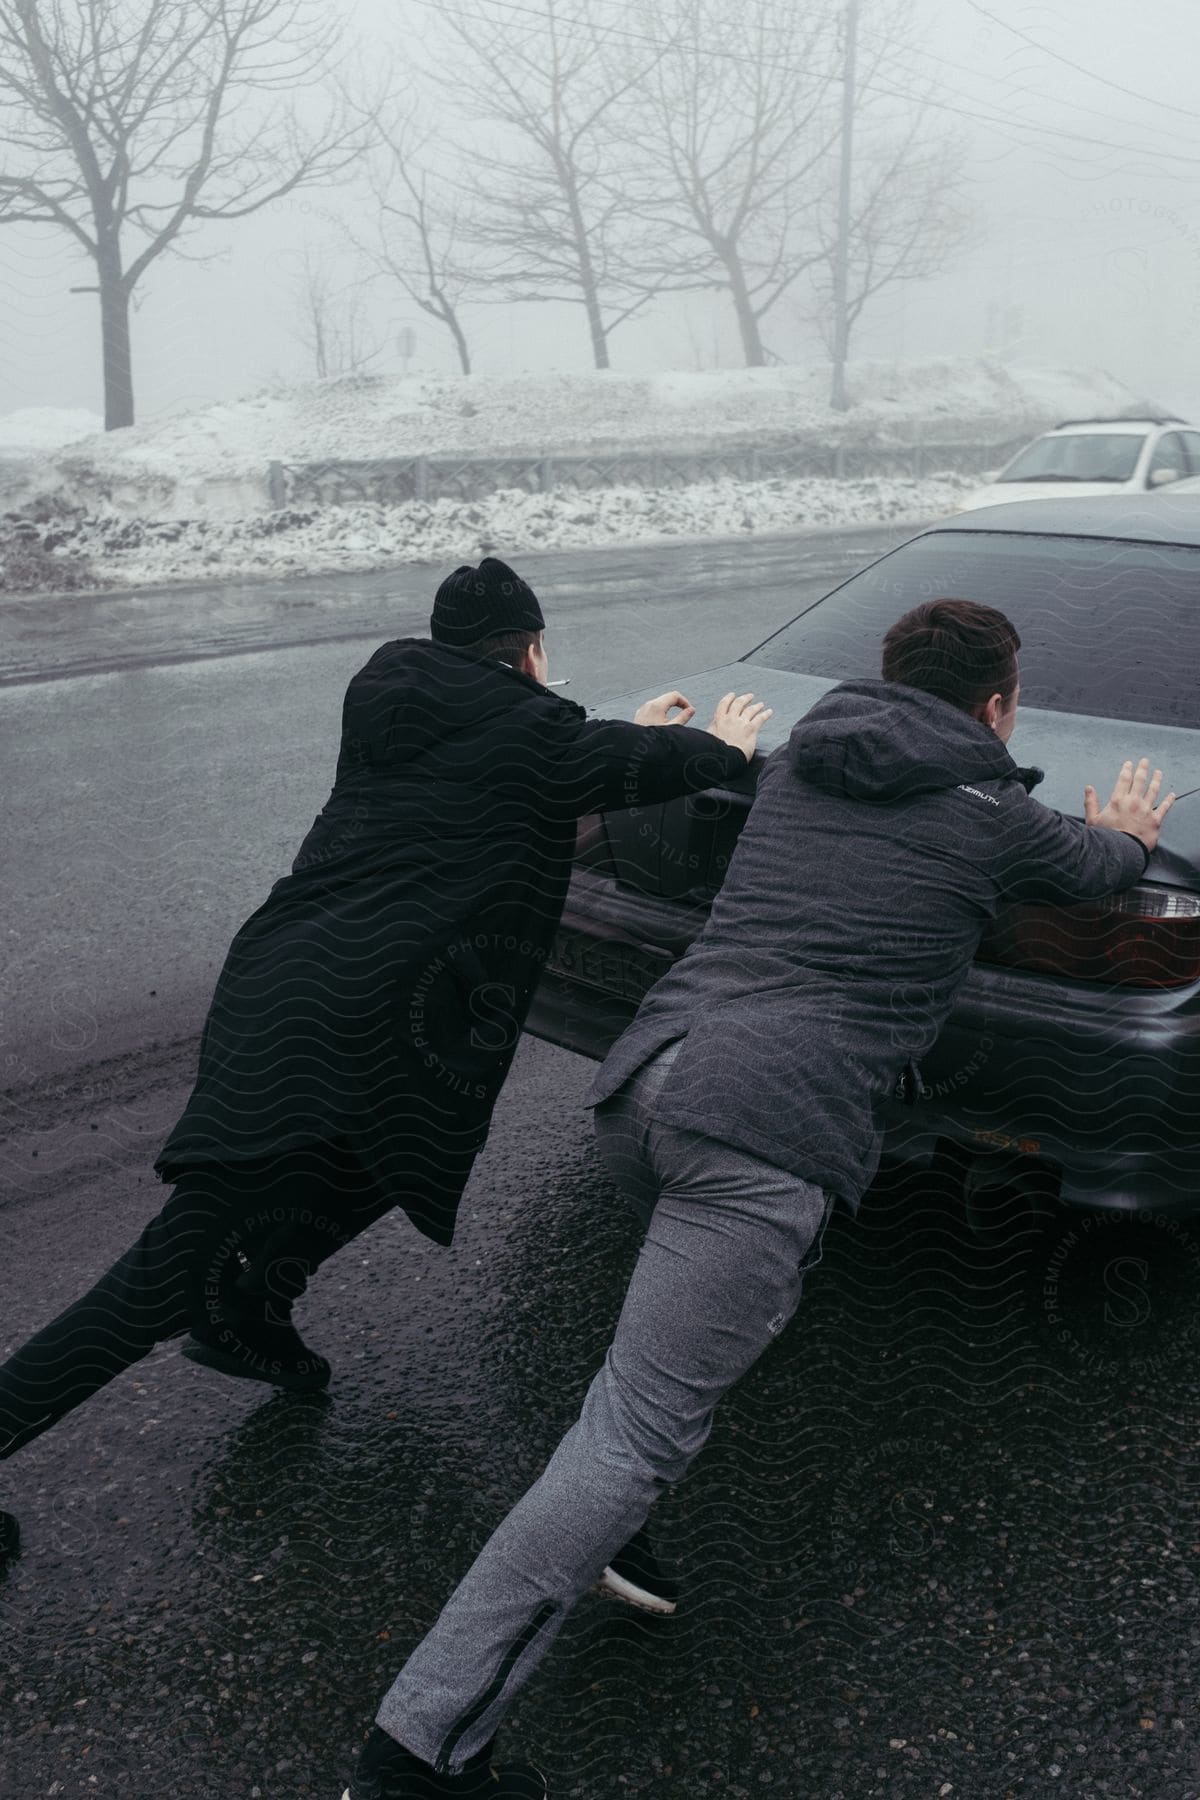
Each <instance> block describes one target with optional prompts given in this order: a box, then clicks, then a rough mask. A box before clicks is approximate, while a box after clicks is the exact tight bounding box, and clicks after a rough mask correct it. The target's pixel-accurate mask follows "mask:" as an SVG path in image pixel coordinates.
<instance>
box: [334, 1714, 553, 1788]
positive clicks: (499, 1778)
mask: <svg viewBox="0 0 1200 1800" xmlns="http://www.w3.org/2000/svg"><path fill="white" fill-rule="evenodd" d="M491 1755H492V1746H491V1744H488V1745H487V1747H486V1748H485V1749H483V1750H481V1751H480V1752H479V1754H478V1756H473V1757H472V1758H471V1760H470V1762H469V1763H467V1764H466V1765H465V1767H464V1768H463V1769H462V1770H460V1772H459V1773H458V1774H457V1775H439V1774H438V1772H437V1770H436V1769H434V1768H432V1767H431V1765H430V1764H429V1763H426V1762H422V1761H421V1759H420V1757H419V1756H414V1755H413V1753H412V1751H411V1750H406V1749H405V1748H404V1745H403V1744H398V1743H397V1742H396V1740H395V1738H393V1737H389V1736H388V1734H387V1732H386V1731H383V1730H382V1729H381V1728H380V1727H379V1726H378V1725H375V1726H373V1727H372V1729H371V1735H370V1737H369V1738H368V1739H367V1741H366V1743H365V1744H364V1745H363V1751H362V1755H361V1756H360V1757H359V1759H358V1767H357V1768H356V1769H355V1771H354V1774H353V1775H352V1776H351V1778H350V1786H349V1787H348V1788H347V1789H346V1791H345V1793H344V1794H343V1795H342V1800H451V1797H453V1800H546V1793H547V1788H546V1778H545V1776H544V1775H543V1774H542V1773H541V1771H540V1770H538V1769H535V1768H534V1767H533V1765H532V1763H493V1762H492V1761H491Z"/></svg>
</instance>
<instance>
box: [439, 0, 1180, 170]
mask: <svg viewBox="0 0 1200 1800" xmlns="http://www.w3.org/2000/svg"><path fill="white" fill-rule="evenodd" d="M411 3H412V4H414V5H417V6H424V7H427V8H429V9H430V10H431V11H433V12H436V13H438V14H444V13H445V12H446V11H447V8H446V6H445V3H444V0H411ZM487 3H488V4H489V5H490V6H492V7H494V8H496V9H497V10H499V11H501V12H506V13H521V14H524V15H526V16H528V17H530V18H536V19H539V20H544V19H545V18H546V12H545V9H544V8H542V7H538V6H523V5H521V4H520V0H487ZM967 4H968V5H974V0H967ZM454 10H455V11H457V12H458V13H459V14H460V15H461V16H462V17H463V18H467V19H474V20H475V21H476V22H477V23H478V24H481V25H487V24H491V23H494V21H492V20H489V19H488V17H487V15H486V14H484V13H479V12H473V11H472V10H471V9H470V8H468V7H461V6H460V7H455V8H454ZM603 30H604V31H605V32H606V34H607V35H608V36H610V37H618V38H622V39H624V40H625V41H626V42H628V43H635V44H645V45H647V46H648V47H649V48H651V49H655V50H671V49H674V48H675V44H674V42H673V41H672V40H671V39H670V38H655V37H651V36H649V35H648V34H647V33H646V32H640V31H637V32H635V31H626V30H624V29H622V28H621V27H619V26H612V25H605V26H604V27H603ZM708 54H709V56H711V57H712V59H713V60H714V61H718V62H736V63H745V64H748V65H749V66H751V67H756V66H757V64H758V58H756V57H752V56H745V55H740V54H739V53H738V52H737V51H733V50H717V49H713V50H711V51H709V52H708ZM779 66H780V67H782V68H784V69H790V70H794V71H795V72H796V73H797V74H801V73H810V71H809V70H808V69H807V67H806V66H805V65H801V64H789V63H786V62H783V63H781V64H780V65H779ZM828 80H829V81H830V82H839V81H840V80H841V76H840V75H836V74H833V73H830V75H829V76H828ZM860 91H862V92H865V93H871V94H879V95H881V96H883V97H884V98H885V99H890V100H903V101H906V102H908V103H910V104H912V103H914V102H916V103H917V104H919V105H922V106H929V107H932V108H933V109H934V110H935V111H936V112H947V113H953V114H954V115H955V116H956V117H958V118H961V119H968V120H970V121H971V123H972V124H977V125H991V126H993V127H997V128H999V129H1001V130H1002V131H1004V132H1011V131H1013V130H1014V129H1017V130H1024V131H1036V132H1038V133H1040V134H1041V135H1042V136H1043V137H1050V138H1055V139H1057V140H1059V141H1061V142H1065V143H1074V144H1083V145H1086V146H1087V147H1088V148H1089V149H1099V150H1111V151H1115V152H1116V153H1117V154H1118V155H1121V156H1151V157H1159V158H1165V159H1166V160H1167V161H1168V162H1177V163H1183V164H1185V165H1186V166H1187V167H1188V168H1192V169H1194V168H1197V167H1200V157H1198V156H1188V155H1185V154H1184V153H1183V152H1182V151H1179V150H1162V149H1159V148H1158V147H1157V146H1147V147H1146V148H1144V149H1143V148H1139V147H1138V146H1137V145H1136V144H1117V143H1114V142H1113V141H1112V140H1111V138H1097V137H1090V136H1085V135H1084V134H1083V133H1081V132H1077V131H1061V130H1059V128H1058V127H1057V126H1054V125H1037V124H1034V123H1033V122H1032V121H1030V120H1026V119H1021V120H1013V119H1006V118H1004V117H1003V116H1002V115H999V116H998V115H996V114H994V113H985V112H982V111H980V110H979V108H978V107H972V108H968V107H964V106H955V105H953V104H952V102H950V101H948V100H933V99H930V98H929V97H928V96H927V95H922V94H914V93H911V92H909V93H905V92H904V91H903V90H901V89H897V88H886V87H881V86H879V85H878V84H877V83H875V82H870V81H864V82H862V83H860ZM1009 141H1010V142H1012V141H1014V140H1012V139H1010V140H1009ZM1015 141H1017V142H1018V145H1019V147H1020V148H1023V149H1029V150H1036V149H1038V148H1039V147H1040V146H1038V145H1037V144H1028V143H1026V144H1020V142H1019V140H1015Z"/></svg>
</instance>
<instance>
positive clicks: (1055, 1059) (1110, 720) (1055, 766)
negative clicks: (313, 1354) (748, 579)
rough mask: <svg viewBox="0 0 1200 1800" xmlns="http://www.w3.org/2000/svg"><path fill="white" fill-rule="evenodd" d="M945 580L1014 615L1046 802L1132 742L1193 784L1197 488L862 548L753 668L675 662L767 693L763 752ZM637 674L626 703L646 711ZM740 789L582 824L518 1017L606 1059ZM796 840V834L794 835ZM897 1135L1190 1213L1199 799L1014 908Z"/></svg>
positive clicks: (714, 866)
mask: <svg viewBox="0 0 1200 1800" xmlns="http://www.w3.org/2000/svg"><path fill="white" fill-rule="evenodd" d="M939 596H947V597H955V598H959V599H970V600H979V601H983V602H985V603H986V604H988V605H991V606H998V607H1000V608H1001V609H1002V610H1003V611H1004V612H1005V613H1007V614H1008V616H1009V617H1010V618H1011V619H1012V620H1013V622H1014V624H1015V625H1016V627H1017V629H1018V631H1019V632H1020V634H1021V640H1022V650H1021V706H1020V713H1019V715H1018V720H1017V729H1016V732H1015V734H1014V737H1013V741H1012V744H1011V746H1010V748H1011V750H1012V752H1013V755H1014V756H1015V758H1016V760H1017V762H1018V763H1020V764H1023V765H1027V764H1035V765H1037V766H1038V767H1039V768H1041V769H1043V770H1045V780H1044V781H1043V782H1042V783H1041V784H1040V785H1039V786H1038V787H1037V789H1036V794H1037V798H1038V799H1040V800H1042V801H1044V802H1045V804H1047V805H1049V806H1053V807H1057V808H1058V809H1059V810H1061V811H1062V812H1063V813H1066V814H1069V815H1072V816H1074V817H1081V816H1082V809H1083V788H1084V785H1085V783H1087V782H1091V783H1093V784H1094V785H1095V786H1096V788H1097V789H1098V790H1100V793H1101V799H1102V801H1103V799H1104V798H1106V797H1107V793H1108V790H1109V788H1110V787H1111V785H1112V781H1113V779H1114V778H1115V776H1116V773H1117V770H1118V767H1119V765H1120V763H1121V762H1122V760H1123V759H1124V758H1125V757H1127V756H1130V757H1134V758H1136V757H1138V756H1143V755H1144V756H1149V757H1150V758H1151V760H1152V762H1153V763H1155V764H1157V765H1158V766H1160V767H1162V768H1163V769H1164V770H1165V772H1166V780H1167V783H1169V785H1170V786H1172V787H1174V788H1175V790H1176V791H1177V793H1179V794H1180V795H1184V794H1185V793H1186V792H1187V790H1189V789H1192V788H1197V789H1200V506H1197V505H1196V503H1195V501H1192V502H1190V503H1189V502H1188V501H1187V500H1185V499H1184V498H1183V497H1175V496H1162V497H1152V498H1145V499H1138V500H1136V501H1130V502H1126V501H1124V500H1118V499H1102V500H1076V501H1070V500H1062V501H1057V500H1039V501H1033V502H1026V503H1020V502H1017V503H1014V504H1010V505H1006V506H1002V507H990V508H986V509H981V510H979V511H975V512H970V513H965V514H960V515H958V516H957V517H954V518H950V519H946V520H944V521H942V522H940V523H938V524H936V525H934V526H932V527H930V528H929V529H928V530H926V531H923V532H921V534H920V535H919V536H917V537H914V538H912V539H911V540H910V541H909V542H908V543H905V544H902V545H901V546H900V547H899V548H898V549H895V550H893V551H891V552H890V553H889V554H888V555H886V556H883V557H881V558H880V559H879V560H878V561H877V562H874V563H872V564H870V566H869V567H868V568H866V569H864V570H863V571H862V572H861V573H859V574H858V575H855V576H853V577H852V578H851V579H850V580H849V581H847V582H845V583H843V584H842V586H840V587H838V588H835V589H834V591H833V592H832V593H831V594H828V595H826V596H825V598H824V599H822V600H819V601H817V602H816V603H815V604H814V605H812V606H810V607H808V608H807V610H806V611H804V612H803V613H801V614H800V615H799V616H798V617H797V618H795V619H793V620H792V621H791V623H790V624H788V625H785V626H784V627H783V628H782V630H780V631H779V632H777V633H776V634H775V635H774V636H773V637H771V638H769V639H768V640H767V642H766V643H764V644H761V645H760V646H759V647H758V648H757V649H756V650H752V651H751V652H750V653H749V654H748V655H747V656H745V657H743V658H742V659H741V661H740V662H736V663H732V664H729V665H727V666H726V667H724V668H719V669H711V670H708V671H707V672H705V673H703V674H699V675H695V676H688V677H685V678H684V679H683V680H682V681H681V682H680V684H679V685H680V686H681V687H682V689H683V691H684V692H685V693H686V694H687V696H688V698H689V699H690V700H691V701H692V702H693V703H694V705H695V707H696V714H697V718H698V719H703V718H705V717H707V716H708V713H707V711H706V709H709V710H711V707H712V704H713V703H714V702H715V700H716V699H717V698H718V697H719V696H720V695H721V694H722V693H725V692H727V691H728V690H729V689H730V688H736V689H737V690H738V691H739V692H743V691H745V690H746V689H753V691H754V692H755V694H756V695H758V696H759V697H760V698H761V699H763V700H765V701H766V702H767V703H768V704H769V705H770V706H772V707H773V708H774V718H773V719H772V720H771V721H770V723H769V725H768V727H767V729H766V730H765V731H764V733H763V736H762V739H761V740H760V742H761V749H762V751H764V752H769V751H771V750H772V749H774V748H775V747H776V745H778V744H780V743H782V742H783V741H784V740H785V739H786V737H787V735H788V733H789V731H790V730H791V727H792V725H793V724H794V722H795V721H796V719H798V718H800V717H801V716H802V715H803V714H804V713H805V712H807V710H808V709H809V707H811V706H812V705H813V703H814V702H815V701H816V699H817V698H818V697H819V696H820V695H821V694H822V693H824V692H825V691H826V689H828V688H830V687H832V686H834V685H835V684H836V683H837V682H838V681H841V680H844V679H847V678H849V677H852V676H877V675H878V673H879V658H880V645H881V640H882V637H883V633H884V631H885V630H886V628H887V627H888V625H890V624H891V623H892V621H893V620H895V619H897V618H898V617H899V616H900V614H901V613H903V612H905V611H907V610H908V608H909V607H911V606H915V605H918V604H919V603H920V602H921V601H923V600H928V599H933V598H937V597H939ZM647 698H649V695H648V694H647V693H634V694H630V695H629V696H627V697H625V698H623V699H621V700H618V701H615V702H610V703H608V704H607V705H606V706H605V709H604V710H605V712H606V713H608V714H610V715H612V716H626V717H628V716H632V714H633V712H634V711H635V710H636V708H637V707H638V706H639V705H640V704H641V703H642V701H643V700H645V699H647ZM760 764H761V756H760V757H759V758H756V760H755V767H753V768H751V769H748V770H747V772H746V776H745V778H744V780H743V781H741V782H740V783H739V784H738V786H737V788H736V789H729V790H724V789H723V790H718V791H710V792H708V793H705V794H702V795H699V796H695V797H693V798H692V799H690V800H679V801H673V802H671V803H670V804H668V805H665V806H660V807H654V808H650V809H642V810H637V811H629V812H620V813H610V814H606V815H604V816H597V817H594V818H591V819H589V820H585V821H584V823H583V826H582V827H581V830H580V835H579V843H578V848H577V855H576V867H575V871H574V875H573V877H572V882H571V889H570V894H569V896H568V900H567V905H566V910H565V912H564V915H563V920H562V927H561V930H560V932H559V934H558V937H557V940H556V943H555V946H554V950H553V954H552V959H551V964H550V966H549V968H548V969H547V971H546V973H545V975H544V977H543V979H542V983H541V986H540V988H539V991H538V995H537V998H536V1000H535V1003H534V1008H533V1011H532V1013H531V1015H530V1019H529V1025H528V1029H529V1030H531V1031H532V1032H534V1033H535V1034H536V1035H538V1036H541V1037H544V1038H547V1039H549V1040H550V1041H552V1042H554V1043H557V1044H563V1045H565V1046H567V1047H568V1048H569V1049H572V1050H578V1051H582V1052H583V1053H584V1054H585V1055H588V1056H593V1057H599V1056H602V1055H603V1054H604V1053H605V1051H606V1049H607V1048H608V1046H609V1044H610V1043H611V1042H612V1040H613V1038H614V1037H615V1036H616V1035H617V1034H618V1033H619V1032H620V1031H621V1030H622V1029H623V1027H624V1025H625V1023H626V1022H627V1021H628V1019H629V1018H630V1017H631V1016H632V1014H633V1012H634V1010H635V1009H636V1007H637V1004H638V1002H639V1000H640V999H641V997H642V995H643V994H644V993H645V992H646V990H647V989H648V988H649V987H650V986H651V985H652V983H653V982H654V981H655V980H656V979H657V978H658V976H659V975H661V974H662V973H663V972H664V971H665V970H666V969H667V968H669V966H670V964H671V962H672V961H673V960H674V959H675V958H676V957H677V956H679V955H680V954H681V953H682V952H683V951H684V950H685V949H686V947H687V945H688V944H689V943H690V941H691V940H692V938H693V937H694V936H695V935H696V933H697V932H698V931H699V930H700V928H701V927H702V925H703V923H704V919H705V917H706V914H707V911H708V908H709V905H710V903H711V901H712V897H713V895H714V894H715V893H716V891H717V888H718V887H719V885H720V883H721V880H722V877H723V875H724V871H725V869H726V868H727V866H728V863H729V858H730V856H731V854H732V852H733V849H734V847H735V844H736V842H737V837H738V833H739V831H740V829H741V825H742V822H743V821H744V819H745V817H746V814H747V812H748V810H749V807H750V804H751V802H752V800H753V797H754V787H755V780H756V770H757V767H758V766H760ZM796 854H797V856H802V855H803V854H804V846H803V844H798V845H797V847H796ZM921 1076H922V1082H921V1087H920V1090H919V1093H918V1094H917V1097H916V1103H915V1104H910V1103H909V1100H911V1096H909V1097H908V1098H907V1099H906V1100H905V1101H903V1102H902V1101H901V1099H900V1097H899V1096H898V1097H897V1099H896V1100H895V1101H894V1102H893V1103H891V1104H890V1105H889V1107H888V1116H887V1121H886V1123H887V1126H888V1144H887V1148H888V1149H889V1150H890V1151H891V1152H893V1153H896V1154H900V1155H916V1154H925V1153H930V1152H934V1153H938V1154H939V1155H941V1156H942V1157H943V1158H947V1157H948V1158H951V1159H957V1166H958V1167H960V1168H961V1169H962V1170H963V1171H964V1172H965V1174H966V1176H967V1178H968V1181H978V1180H979V1179H980V1178H981V1173H982V1176H983V1177H984V1178H985V1179H986V1178H987V1176H988V1175H989V1173H990V1174H991V1175H992V1177H993V1178H995V1179H999V1178H1000V1175H1001V1173H1002V1172H1005V1171H1007V1172H1009V1173H1011V1172H1012V1171H1013V1170H1014V1169H1017V1170H1027V1171H1030V1172H1033V1171H1036V1172H1037V1173H1038V1174H1040V1175H1041V1176H1042V1177H1044V1178H1045V1179H1046V1180H1047V1181H1049V1182H1051V1183H1052V1184H1053V1187H1054V1190H1055V1191H1056V1193H1057V1194H1058V1197H1059V1198H1060V1199H1061V1200H1062V1201H1063V1202H1065V1203H1067V1204H1074V1205H1077V1206H1087V1207H1106V1208H1118V1209H1127V1210H1135V1209H1139V1208H1153V1209H1156V1210H1161V1211H1164V1212H1167V1211H1169V1212H1174V1213H1185V1212H1191V1211H1196V1210H1200V1125H1198V1121H1197V1110H1196V1098H1197V1095H1198V1093H1200V793H1197V794H1196V795H1195V796H1194V797H1191V796H1189V797H1187V798H1182V799H1181V800H1180V801H1179V802H1178V803H1177V805H1176V806H1175V808H1174V809H1173V811H1172V812H1171V814H1170V815H1169V816H1168V819H1167V821H1166V825H1165V827H1164V830H1163V834H1162V839H1161V841H1160V843H1159V847H1158V849H1157V850H1156V852H1155V854H1154V856H1153V858H1152V859H1151V862H1150V864H1149V867H1148V869H1147V871H1146V875H1145V877H1144V879H1143V880H1142V882H1141V883H1140V884H1139V885H1138V886H1137V887H1136V888H1134V889H1132V890H1131V891H1129V892H1128V893H1125V894H1122V895H1119V896H1116V897H1115V898H1113V899H1111V900H1107V901H1105V902H1103V903H1100V904H1090V905H1086V906H1064V907H1047V906H1037V907H1035V906H1023V907H1020V908H1014V909H1012V910H1011V911H1010V912H1008V913H1007V914H1005V915H1003V916H1002V917H1001V918H1000V919H999V920H998V921H997V923H996V925H995V927H994V928H993V929H992V930H991V931H990V932H989V934H988V936H987V937H986V938H985V940H984V942H983V943H982V944H981V946H980V950H979V954H978V957H977V959H976V963H975V966H974V968H973V970H972V972H971V975H970V977H969V978H968V980H967V982H966V984H965V986H964V988H963V989H962V991H961V994H960V997H959V1000H958V1003H957V1005H956V1007H955V1010H954V1013H953V1015H952V1017H951V1019H950V1020H949V1022H948V1023H947V1025H946V1027H945V1029H944V1031H943V1032H942V1035H941V1037H940V1038H939V1040H938V1042H937V1045H936V1047H935V1049H934V1051H933V1053H932V1054H931V1055H930V1056H929V1057H928V1058H927V1059H926V1061H925V1063H924V1065H923V1067H922V1070H921Z"/></svg>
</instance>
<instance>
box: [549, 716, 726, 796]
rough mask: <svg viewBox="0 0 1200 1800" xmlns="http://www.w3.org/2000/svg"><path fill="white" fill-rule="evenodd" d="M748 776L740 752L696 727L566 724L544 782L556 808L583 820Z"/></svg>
mask: <svg viewBox="0 0 1200 1800" xmlns="http://www.w3.org/2000/svg"><path fill="white" fill-rule="evenodd" d="M746 768H747V763H746V758H745V756H744V755H743V754H742V752H741V751H740V750H737V749H734V748H732V747H731V746H730V745H728V744H723V743H722V742H721V740H720V738H716V737H713V735H712V733H711V732H709V731H698V730H697V729H696V728H695V727H694V726H690V725H633V724H630V723H628V722H627V721H626V720H624V719H579V718H564V719H562V720H561V721H560V722H559V723H558V737H557V742H556V743H555V745H554V747H553V751H552V754H551V755H550V756H549V757H548V758H547V763H546V766H545V770H544V779H545V782H546V798H547V800H548V801H549V802H550V803H551V805H553V806H555V807H556V808H558V809H560V810H562V811H563V812H567V813H571V814H574V815H575V816H576V817H578V816H579V815H580V814H581V813H587V812H604V811H608V810H611V809H612V808H614V807H623V806H653V805H655V804H657V803H658V802H659V801H662V800H674V799H675V798H676V797H677V796H678V795H680V794H693V793H697V792H699V791H700V789H702V788H710V787H719V786H720V785H721V784H722V783H723V782H729V781H733V780H735V779H736V778H737V777H738V776H739V775H744V774H745V773H746Z"/></svg>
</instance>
